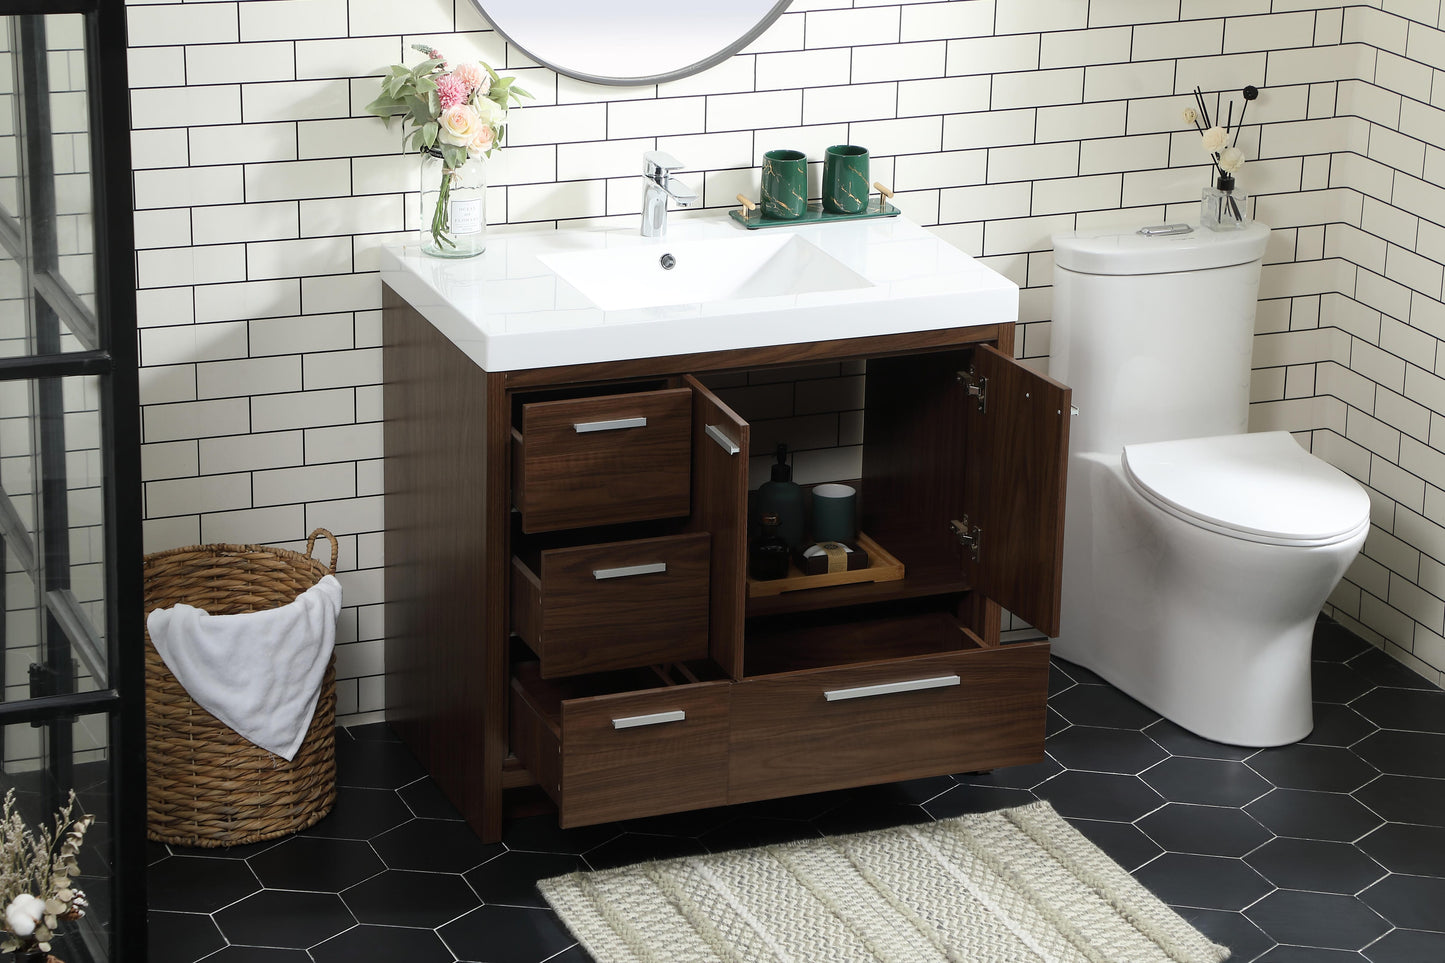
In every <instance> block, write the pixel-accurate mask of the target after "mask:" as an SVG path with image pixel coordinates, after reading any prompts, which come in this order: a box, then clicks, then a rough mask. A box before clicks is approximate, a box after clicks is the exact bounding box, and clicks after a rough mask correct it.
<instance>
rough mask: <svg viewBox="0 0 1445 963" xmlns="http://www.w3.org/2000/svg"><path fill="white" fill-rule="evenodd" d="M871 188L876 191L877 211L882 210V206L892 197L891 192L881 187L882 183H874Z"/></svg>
mask: <svg viewBox="0 0 1445 963" xmlns="http://www.w3.org/2000/svg"><path fill="white" fill-rule="evenodd" d="M873 186H874V187H875V188H877V189H878V209H879V210H880V211H881V210H883V205H884V204H886V203H888V200H889V199H890V198H892V197H893V191H892V190H891V189H889V188H887V187H884V186H883V182H882V181H874V182H873Z"/></svg>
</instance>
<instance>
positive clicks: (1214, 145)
mask: <svg viewBox="0 0 1445 963" xmlns="http://www.w3.org/2000/svg"><path fill="white" fill-rule="evenodd" d="M1228 143H1229V131H1227V130H1225V129H1224V128H1223V127H1211V128H1209V129H1208V130H1206V131H1205V132H1204V150H1205V152H1206V153H1209V154H1217V153H1219V152H1220V151H1222V150H1224V147H1225V145H1226V144H1228Z"/></svg>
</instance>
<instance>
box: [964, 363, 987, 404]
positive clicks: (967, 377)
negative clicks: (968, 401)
mask: <svg viewBox="0 0 1445 963" xmlns="http://www.w3.org/2000/svg"><path fill="white" fill-rule="evenodd" d="M958 383H959V384H961V385H963V386H964V387H965V388H967V389H968V396H969V397H970V398H977V399H978V410H979V411H987V410H988V379H987V378H985V377H983V376H982V375H979V374H975V373H974V370H973V369H972V368H969V369H968V370H967V371H960V372H958Z"/></svg>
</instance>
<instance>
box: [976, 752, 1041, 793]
mask: <svg viewBox="0 0 1445 963" xmlns="http://www.w3.org/2000/svg"><path fill="white" fill-rule="evenodd" d="M1063 771H1064V767H1063V766H1061V765H1059V764H1058V763H1057V762H1055V761H1054V760H1053V759H1051V758H1049V757H1048V756H1045V757H1044V758H1043V760H1042V761H1040V762H1034V763H1030V764H1028V765H1026V766H1002V767H1000V768H998V769H990V770H988V771H986V772H957V773H954V774H953V778H954V779H955V780H957V781H958V782H961V783H963V784H964V785H967V786H998V787H1000V788H1004V789H1032V788H1034V787H1035V786H1037V785H1039V784H1040V783H1042V782H1045V781H1046V780H1049V779H1052V778H1054V777H1055V776H1057V775H1058V774H1059V773H1061V772H1063Z"/></svg>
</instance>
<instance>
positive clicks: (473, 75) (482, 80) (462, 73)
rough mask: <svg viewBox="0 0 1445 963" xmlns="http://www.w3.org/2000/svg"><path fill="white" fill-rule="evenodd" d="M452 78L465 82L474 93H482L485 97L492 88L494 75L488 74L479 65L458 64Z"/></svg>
mask: <svg viewBox="0 0 1445 963" xmlns="http://www.w3.org/2000/svg"><path fill="white" fill-rule="evenodd" d="M452 76H453V77H456V78H457V79H458V80H461V81H464V82H465V83H466V85H467V86H468V87H470V88H471V89H472V90H474V91H478V90H479V91H481V92H482V94H483V96H485V95H486V93H487V91H488V90H490V89H491V86H492V75H491V74H489V73H487V71H486V68H484V67H483V66H482V65H481V64H479V63H462V64H457V69H456V70H453V71H452Z"/></svg>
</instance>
